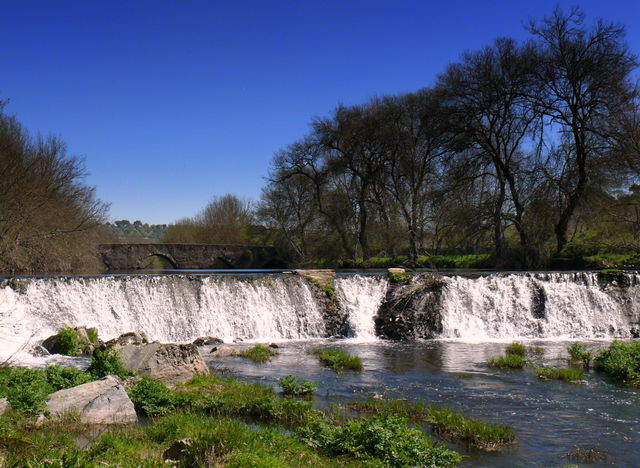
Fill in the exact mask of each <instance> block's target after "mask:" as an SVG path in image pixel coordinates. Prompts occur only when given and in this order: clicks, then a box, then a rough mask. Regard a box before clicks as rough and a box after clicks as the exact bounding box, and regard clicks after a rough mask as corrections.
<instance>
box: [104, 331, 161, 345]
mask: <svg viewBox="0 0 640 468" xmlns="http://www.w3.org/2000/svg"><path fill="white" fill-rule="evenodd" d="M147 343H150V340H149V337H148V336H147V334H146V333H145V332H143V331H131V332H127V333H123V334H122V335H120V336H119V337H118V338H114V339H112V340H109V341H107V342H106V343H105V346H106V347H107V348H112V347H114V346H116V347H118V346H128V345H141V344H147Z"/></svg>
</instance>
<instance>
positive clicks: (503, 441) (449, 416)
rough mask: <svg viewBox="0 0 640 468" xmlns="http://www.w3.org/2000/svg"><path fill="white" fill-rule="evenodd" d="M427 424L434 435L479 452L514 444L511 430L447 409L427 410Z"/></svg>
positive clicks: (513, 435)
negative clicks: (477, 449) (460, 443)
mask: <svg viewBox="0 0 640 468" xmlns="http://www.w3.org/2000/svg"><path fill="white" fill-rule="evenodd" d="M427 422H428V423H429V424H430V425H431V430H432V431H433V433H434V434H437V435H439V436H440V437H442V438H444V439H448V440H454V441H460V442H464V443H467V444H469V445H471V446H473V447H475V448H479V449H481V450H487V451H494V450H499V449H500V448H501V447H503V446H504V445H509V444H512V443H514V442H515V438H516V436H515V433H514V432H513V429H511V428H510V427H507V426H498V425H495V424H490V423H486V422H484V421H481V420H479V419H474V418H469V417H467V416H464V415H462V414H460V413H457V412H455V411H453V410H451V409H449V408H434V407H431V408H429V413H428V417H427Z"/></svg>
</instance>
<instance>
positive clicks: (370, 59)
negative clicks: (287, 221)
mask: <svg viewBox="0 0 640 468" xmlns="http://www.w3.org/2000/svg"><path fill="white" fill-rule="evenodd" d="M556 3H557V2H556V1H547V0H535V1H533V0H503V1H489V0H482V1H481V0H466V1H463V0H448V1H441V0H438V1H428V0H421V1H408V0H395V1H394V0H389V1H375V0H369V1H349V0H290V1H280V0H277V1H276V0H271V1H267V0H254V1H248V0H236V1H232V0H229V1H225V2H221V1H188V0H174V1H161V0H153V1H138V0H127V1H119V0H108V1H107V0H102V1H97V0H96V1H87V0H82V1H70V0H46V1H44V0H43V1H29V0H20V1H8V0H7V1H3V2H2V13H3V24H2V28H0V47H1V49H0V50H1V51H2V52H0V57H1V59H2V60H1V62H0V67H1V70H2V72H1V78H0V98H1V99H9V100H10V104H9V106H8V108H7V111H8V112H10V113H14V114H16V115H17V117H18V119H19V120H20V121H21V122H23V123H24V124H25V125H26V127H27V128H29V129H30V130H31V131H33V132H41V133H43V134H49V133H52V134H55V135H59V136H60V137H61V138H62V139H63V140H64V141H66V142H67V144H68V146H69V150H70V152H71V153H72V154H76V155H82V156H84V157H86V165H87V168H88V170H89V171H90V173H91V175H90V176H89V178H88V182H89V183H90V184H91V185H95V186H96V187H97V189H98V195H99V197H100V198H101V199H103V200H105V201H108V202H110V203H111V204H112V206H111V218H112V219H122V218H127V219H130V220H131V221H134V220H136V219H140V220H142V221H145V222H150V223H168V222H172V221H175V220H176V219H178V218H180V217H184V216H190V215H193V214H195V213H196V212H197V211H198V210H199V209H200V208H202V207H203V206H204V205H205V204H206V203H207V201H208V200H209V199H210V198H211V197H213V196H215V195H223V194H225V193H235V194H237V195H239V196H241V197H245V198H249V199H254V200H257V199H258V198H259V196H260V189H261V188H262V187H263V186H264V184H265V181H264V177H265V176H266V175H267V173H268V170H269V163H270V160H271V157H272V155H273V153H274V152H275V151H277V150H278V149H279V148H281V147H283V146H285V145H287V144H288V143H290V142H292V141H293V140H295V139H297V138H299V137H301V136H303V135H304V134H305V132H306V131H307V125H308V122H309V121H310V120H311V119H312V118H313V117H314V116H323V115H326V114H327V113H328V112H329V111H330V110H331V109H332V108H334V107H335V106H336V105H337V104H338V103H344V104H355V103H358V102H362V101H364V100H366V99H368V98H370V97H372V96H375V95H382V94H395V93H402V92H407V91H414V90H417V89H419V88H421V87H424V86H428V85H430V84H432V83H433V80H434V78H435V76H436V75H437V74H438V73H439V72H440V71H442V70H443V68H444V66H445V65H446V64H447V63H448V62H450V61H453V60H455V59H456V58H457V57H458V56H459V54H460V53H461V52H462V51H464V50H468V49H475V48H478V47H480V46H482V45H484V44H487V43H489V42H491V41H492V40H493V39H494V38H496V37H499V36H511V37H516V38H524V37H526V35H527V34H526V32H525V31H524V30H523V24H524V23H525V22H526V21H527V19H528V18H539V17H541V16H543V15H545V14H548V13H549V12H551V10H552V9H553V7H554V6H555V5H556ZM560 4H561V5H563V6H564V7H567V8H568V7H570V6H571V5H574V4H576V2H560ZM580 5H581V6H583V8H584V10H585V11H586V13H587V15H588V18H594V17H597V16H601V17H604V18H606V19H610V20H614V21H620V22H623V23H626V24H627V26H628V40H629V43H630V44H631V47H632V49H633V50H635V51H639V52H640V2H639V1H637V0H636V1H616V0H610V1H583V2H581V3H580Z"/></svg>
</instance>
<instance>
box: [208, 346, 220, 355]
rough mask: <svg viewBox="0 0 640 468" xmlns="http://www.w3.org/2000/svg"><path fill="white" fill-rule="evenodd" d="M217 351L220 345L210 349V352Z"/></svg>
mask: <svg viewBox="0 0 640 468" xmlns="http://www.w3.org/2000/svg"><path fill="white" fill-rule="evenodd" d="M216 351H218V347H217V346H214V347H213V348H211V351H209V354H211V353H215V352H216Z"/></svg>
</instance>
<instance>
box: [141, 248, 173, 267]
mask: <svg viewBox="0 0 640 468" xmlns="http://www.w3.org/2000/svg"><path fill="white" fill-rule="evenodd" d="M154 260H155V261H156V262H155V263H156V264H155V265H154ZM163 263H164V265H163ZM167 265H168V266H170V268H173V269H177V268H179V266H178V262H176V261H175V259H174V258H172V257H171V256H170V255H168V254H165V253H160V252H156V253H150V254H148V255H144V256H143V257H142V258H140V259H139V260H138V262H137V265H136V270H145V269H165V268H166V266H167Z"/></svg>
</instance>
